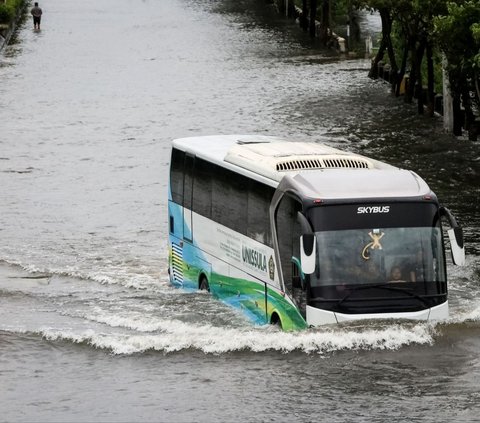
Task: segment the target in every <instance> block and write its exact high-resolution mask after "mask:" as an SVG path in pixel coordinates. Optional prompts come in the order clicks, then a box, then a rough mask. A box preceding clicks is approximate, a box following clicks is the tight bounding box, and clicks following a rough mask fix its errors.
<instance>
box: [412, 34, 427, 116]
mask: <svg viewBox="0 0 480 423" xmlns="http://www.w3.org/2000/svg"><path fill="white" fill-rule="evenodd" d="M425 44H426V41H425V40H424V39H422V40H421V41H420V44H419V46H418V49H417V51H416V52H415V56H416V59H415V62H416V63H415V73H416V74H417V77H416V84H417V96H418V101H417V110H418V114H419V115H423V112H424V110H423V108H424V101H423V78H422V59H423V54H424V52H425Z"/></svg>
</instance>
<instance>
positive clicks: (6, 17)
mask: <svg viewBox="0 0 480 423" xmlns="http://www.w3.org/2000/svg"><path fill="white" fill-rule="evenodd" d="M24 4H25V0H7V2H6V3H5V4H1V5H0V24H8V23H10V22H12V21H13V20H14V19H15V16H17V14H18V12H19V10H20V9H21V8H22V7H23V5H24Z"/></svg>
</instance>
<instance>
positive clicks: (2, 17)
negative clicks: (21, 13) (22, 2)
mask: <svg viewBox="0 0 480 423" xmlns="http://www.w3.org/2000/svg"><path fill="white" fill-rule="evenodd" d="M14 17H15V10H14V9H12V8H11V7H9V5H8V4H1V5H0V23H1V24H4V23H9V22H10V21H12V20H13V18H14Z"/></svg>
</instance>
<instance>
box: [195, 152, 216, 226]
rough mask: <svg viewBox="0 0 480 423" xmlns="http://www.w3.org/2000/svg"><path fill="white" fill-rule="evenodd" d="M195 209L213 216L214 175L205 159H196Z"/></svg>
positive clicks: (207, 215)
mask: <svg viewBox="0 0 480 423" xmlns="http://www.w3.org/2000/svg"><path fill="white" fill-rule="evenodd" d="M193 211H194V212H195V213H198V214H201V215H202V216H205V217H207V218H209V219H210V218H211V217H212V176H211V174H210V165H209V163H207V162H206V161H205V160H202V159H199V158H198V157H197V158H196V159H195V170H194V181H193Z"/></svg>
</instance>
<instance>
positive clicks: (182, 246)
mask: <svg viewBox="0 0 480 423" xmlns="http://www.w3.org/2000/svg"><path fill="white" fill-rule="evenodd" d="M168 213H169V274H170V280H171V282H172V283H173V284H174V285H175V286H179V287H183V288H186V289H192V290H196V289H205V290H208V291H210V292H211V293H212V294H213V295H214V296H216V297H218V298H219V299H220V300H222V301H224V302H225V303H227V304H229V305H231V306H234V307H238V308H240V309H241V310H242V311H243V312H244V313H245V314H246V316H248V317H249V318H250V320H252V321H253V322H254V323H256V324H266V323H275V324H279V325H280V326H281V327H282V328H283V329H285V330H292V329H301V328H305V327H309V326H317V325H322V324H331V323H339V322H345V321H350V320H358V319H372V318H381V319H384V318H400V319H413V320H437V319H445V318H447V317H448V298H447V275H446V260H445V249H444V239H443V232H442V226H441V224H442V222H441V220H442V218H443V219H444V221H446V222H447V223H448V225H449V229H448V236H449V239H450V245H451V250H452V257H453V262H454V264H457V265H462V264H463V263H464V261H465V254H464V248H463V234H462V230H461V228H460V227H459V226H458V224H457V222H456V220H455V218H454V217H453V215H452V214H451V213H450V211H449V210H448V209H447V208H445V207H442V206H440V205H439V203H438V200H437V197H436V196H435V194H434V193H433V192H432V191H431V190H430V188H429V187H428V185H427V184H426V183H425V181H423V180H422V179H421V178H420V177H419V176H418V175H416V174H415V173H414V172H411V171H408V170H404V169H399V168H396V167H394V166H390V165H388V164H386V163H382V162H380V161H377V160H373V159H370V158H367V157H364V156H361V155H358V154H353V153H350V152H346V151H341V150H338V149H334V148H331V147H329V146H326V145H324V144H319V143H306V142H291V141H287V140H284V139H280V138H276V137H266V136H256V135H228V136H221V135H216V136H205V137H192V138H183V139H177V140H174V141H173V145H172V157H171V167H170V184H169V202H168Z"/></svg>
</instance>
